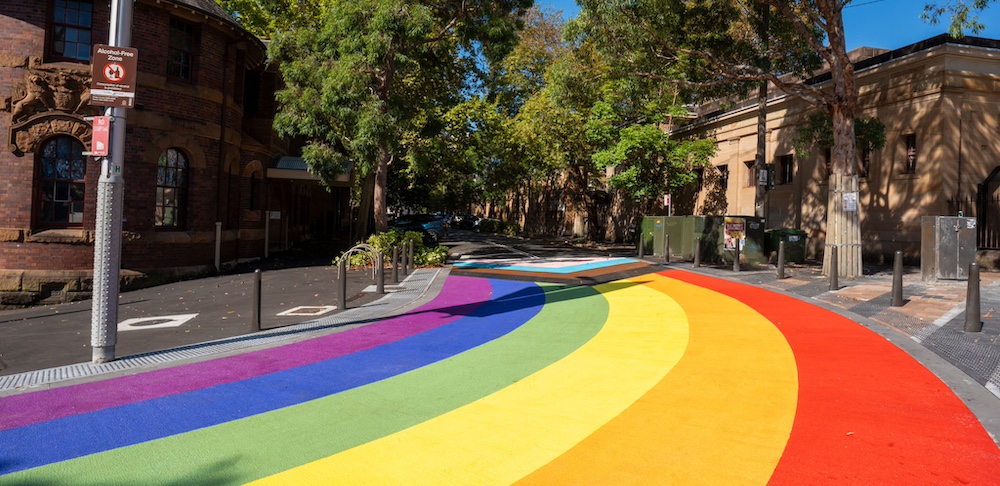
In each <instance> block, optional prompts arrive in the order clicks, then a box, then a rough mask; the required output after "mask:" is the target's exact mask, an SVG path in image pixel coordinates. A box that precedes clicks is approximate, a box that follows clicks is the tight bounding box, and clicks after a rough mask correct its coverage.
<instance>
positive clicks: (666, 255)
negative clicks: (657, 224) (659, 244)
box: [663, 235, 670, 263]
mask: <svg viewBox="0 0 1000 486" xmlns="http://www.w3.org/2000/svg"><path fill="white" fill-rule="evenodd" d="M663 263H670V235H663Z"/></svg>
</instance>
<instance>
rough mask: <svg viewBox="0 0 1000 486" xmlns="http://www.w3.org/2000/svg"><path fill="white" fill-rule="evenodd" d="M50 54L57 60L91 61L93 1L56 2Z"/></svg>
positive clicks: (58, 0) (67, 0)
mask: <svg viewBox="0 0 1000 486" xmlns="http://www.w3.org/2000/svg"><path fill="white" fill-rule="evenodd" d="M52 7H53V8H52V24H51V25H52V31H51V32H50V33H49V53H50V54H51V55H52V57H53V58H56V59H70V60H75V61H90V49H91V46H90V33H91V32H90V28H91V23H92V20H93V14H94V2H93V0H55V1H54V2H53V5H52Z"/></svg>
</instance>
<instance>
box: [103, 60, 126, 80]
mask: <svg viewBox="0 0 1000 486" xmlns="http://www.w3.org/2000/svg"><path fill="white" fill-rule="evenodd" d="M104 79H107V80H108V81H110V82H112V83H120V82H121V81H122V80H123V79H125V67H124V66H122V65H121V64H118V63H116V62H113V63H111V64H108V65H107V66H104Z"/></svg>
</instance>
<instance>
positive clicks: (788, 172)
mask: <svg viewBox="0 0 1000 486" xmlns="http://www.w3.org/2000/svg"><path fill="white" fill-rule="evenodd" d="M794 164H795V162H794V159H793V158H792V156H791V155H790V154H789V155H782V156H781V157H778V184H791V183H792V176H793V175H794V174H795V165H794Z"/></svg>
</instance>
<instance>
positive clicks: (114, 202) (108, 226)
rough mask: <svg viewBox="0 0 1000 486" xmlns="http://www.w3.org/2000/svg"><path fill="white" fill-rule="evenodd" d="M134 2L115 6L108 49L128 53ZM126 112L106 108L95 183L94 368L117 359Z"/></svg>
mask: <svg viewBox="0 0 1000 486" xmlns="http://www.w3.org/2000/svg"><path fill="white" fill-rule="evenodd" d="M132 4H133V0H112V1H111V33H110V35H109V36H108V44H109V45H111V46H113V47H130V45H131V43H132ZM127 113H128V110H127V109H126V108H105V110H104V114H105V116H110V117H112V118H111V120H112V121H111V141H110V145H109V150H108V153H109V156H107V157H104V158H102V159H101V176H100V178H99V179H98V182H97V221H96V224H95V228H94V230H95V235H94V289H93V297H94V301H93V305H92V306H91V317H90V324H91V330H90V346H91V348H92V349H93V353H92V361H93V363H94V364H100V363H106V362H108V361H112V360H114V359H115V344H117V343H118V290H119V287H118V286H119V279H120V271H119V270H120V267H121V250H122V207H123V206H124V204H123V203H124V201H122V198H123V194H124V185H125V179H124V178H123V177H122V165H123V164H124V160H125V122H126V118H127Z"/></svg>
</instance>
